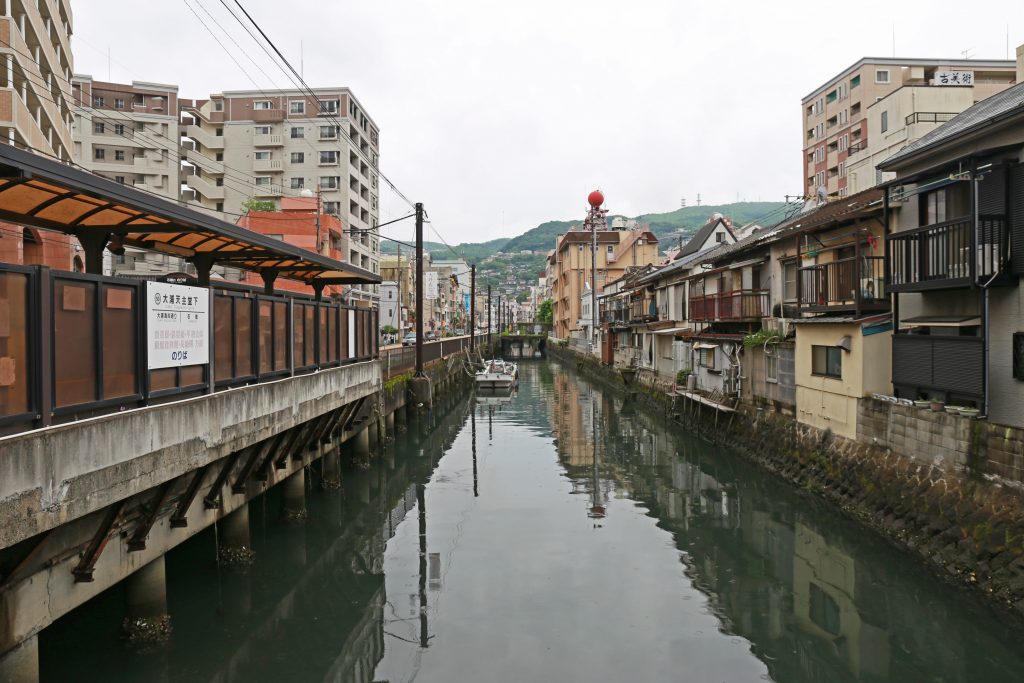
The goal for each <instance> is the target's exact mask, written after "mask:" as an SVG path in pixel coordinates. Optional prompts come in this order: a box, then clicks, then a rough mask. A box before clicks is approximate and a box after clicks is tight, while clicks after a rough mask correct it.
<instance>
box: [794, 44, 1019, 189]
mask: <svg viewBox="0 0 1024 683" xmlns="http://www.w3.org/2000/svg"><path fill="white" fill-rule="evenodd" d="M1015 71H1016V63H1015V62H1014V61H1013V60H981V59H902V58H879V57H864V58H863V59H861V60H859V61H857V62H856V63H855V64H853V65H852V66H850V67H848V68H847V69H845V70H843V71H842V72H841V73H839V74H838V75H836V76H835V77H833V78H831V79H829V80H828V81H827V82H826V83H824V84H823V85H821V86H819V87H818V88H816V89H815V90H814V91H812V92H811V93H810V94H808V95H807V96H806V97H804V98H803V100H801V117H802V120H803V129H802V130H803V140H804V145H803V154H802V161H801V169H802V174H803V176H802V177H803V179H804V191H805V194H806V196H808V197H816V196H818V195H820V194H822V193H823V194H825V195H826V196H827V197H829V198H837V197H845V196H847V195H850V194H853V193H854V192H855V191H856V190H854V189H852V187H851V183H850V178H849V170H850V169H849V163H850V161H849V157H850V156H851V155H859V158H861V159H863V158H864V157H865V155H867V154H868V153H870V152H871V151H872V150H873V146H875V145H881V146H890V144H889V141H891V144H892V145H897V144H899V136H898V135H896V134H895V133H896V128H897V126H896V124H897V120H896V119H897V118H898V117H899V116H902V117H903V120H904V121H905V120H906V119H907V118H908V117H909V116H910V115H911V114H915V113H921V114H934V115H936V116H937V117H938V118H943V117H945V116H946V115H948V114H950V113H952V114H955V113H957V111H962V109H960V110H957V111H953V112H949V111H946V109H949V108H951V107H953V106H959V102H960V99H964V98H966V99H969V100H970V101H969V102H968V105H967V106H970V104H973V103H974V102H978V101H980V100H983V99H985V98H986V97H989V96H991V95H994V94H996V93H998V92H1001V91H1003V90H1005V89H1006V88H1007V87H1009V86H1010V85H1011V84H1013V83H1014V82H1015V78H1016V75H1015ZM907 87H912V88H915V89H917V90H918V91H920V89H922V88H926V87H930V88H942V89H945V88H949V89H955V90H961V91H965V92H962V93H959V94H958V95H957V96H946V95H942V94H940V93H938V92H930V93H927V94H926V96H925V97H926V99H925V101H922V102H915V101H914V99H913V98H914V94H913V93H910V92H908V93H904V94H903V95H901V96H900V98H901V99H899V102H900V103H901V104H902V106H900V107H899V108H898V109H899V110H898V112H897V111H896V107H895V106H894V104H893V103H890V104H888V105H886V106H885V107H882V108H880V109H878V110H877V116H878V118H879V126H878V130H877V132H876V133H874V134H873V133H872V131H871V130H870V128H869V126H868V110H869V108H870V107H872V106H873V105H874V104H875V103H876V102H878V101H879V100H882V99H884V98H887V97H888V96H889V95H891V94H892V93H894V92H895V91H897V90H900V89H901V88H907ZM887 109H891V110H892V113H891V114H889V113H887V114H885V116H884V118H885V119H886V121H885V122H884V124H885V125H884V126H883V125H882V121H881V119H882V118H883V116H882V112H884V111H886V110H887ZM929 110H932V111H929ZM933 118H934V117H933ZM927 119H928V116H923V118H922V120H921V121H920V123H926V120H927ZM913 123H917V121H914V122H913ZM940 123H941V122H940ZM890 125H891V126H892V128H891V130H892V133H890ZM883 127H884V128H885V129H886V130H881V129H882V128H883ZM907 132H910V133H915V134H916V133H917V132H918V131H917V130H913V131H904V132H903V133H901V135H906V134H907ZM879 136H881V137H879ZM904 144H905V143H904ZM868 177H869V174H865V173H864V169H863V168H862V169H861V170H860V171H859V173H858V179H857V183H858V187H859V189H861V190H863V189H867V187H870V185H868V184H867V182H868ZM880 180H881V179H876V182H880ZM873 184H875V183H872V185H873Z"/></svg>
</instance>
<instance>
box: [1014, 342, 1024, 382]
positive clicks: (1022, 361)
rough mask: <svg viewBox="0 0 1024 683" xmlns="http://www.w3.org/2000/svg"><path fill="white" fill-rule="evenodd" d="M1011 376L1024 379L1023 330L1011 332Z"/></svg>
mask: <svg viewBox="0 0 1024 683" xmlns="http://www.w3.org/2000/svg"><path fill="white" fill-rule="evenodd" d="M1013 378H1014V379H1021V380H1024V332H1014V333H1013Z"/></svg>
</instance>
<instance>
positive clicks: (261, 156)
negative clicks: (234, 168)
mask: <svg viewBox="0 0 1024 683" xmlns="http://www.w3.org/2000/svg"><path fill="white" fill-rule="evenodd" d="M253 158H254V159H256V160H257V161H270V152H256V153H255V154H253Z"/></svg>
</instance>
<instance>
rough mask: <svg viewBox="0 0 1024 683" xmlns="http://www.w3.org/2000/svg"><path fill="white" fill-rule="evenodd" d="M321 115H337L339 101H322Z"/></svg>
mask: <svg viewBox="0 0 1024 683" xmlns="http://www.w3.org/2000/svg"><path fill="white" fill-rule="evenodd" d="M320 113H321V114H337V113H338V100H321V101H320Z"/></svg>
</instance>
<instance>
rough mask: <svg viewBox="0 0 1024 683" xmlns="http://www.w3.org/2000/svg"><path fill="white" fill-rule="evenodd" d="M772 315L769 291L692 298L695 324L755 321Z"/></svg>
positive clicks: (691, 303) (760, 290) (692, 315)
mask: <svg viewBox="0 0 1024 683" xmlns="http://www.w3.org/2000/svg"><path fill="white" fill-rule="evenodd" d="M769 315H770V312H769V306H768V290H767V289H737V290H734V291H731V292H718V293H716V294H705V295H704V296H694V297H690V308H689V319H690V320H692V321H694V322H705V323H710V322H723V321H744V320H747V321H753V320H760V319H761V318H767V317H768V316H769Z"/></svg>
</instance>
